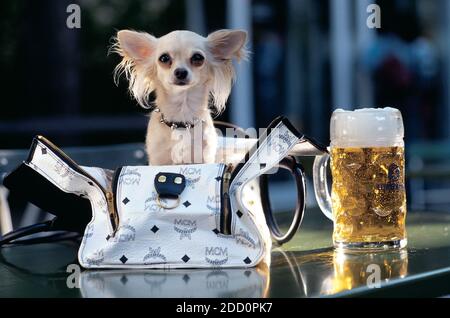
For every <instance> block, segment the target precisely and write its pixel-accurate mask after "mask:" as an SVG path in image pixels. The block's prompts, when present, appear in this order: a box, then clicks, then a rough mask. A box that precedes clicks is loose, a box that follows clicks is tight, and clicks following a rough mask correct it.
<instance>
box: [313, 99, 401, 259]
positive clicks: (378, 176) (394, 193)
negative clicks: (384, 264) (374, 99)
mask: <svg viewBox="0 0 450 318" xmlns="http://www.w3.org/2000/svg"><path fill="white" fill-rule="evenodd" d="M403 136H404V128H403V119H402V115H401V113H400V111H399V110H398V109H395V108H389V107H387V108H366V109H357V110H354V111H347V110H342V109H338V110H336V111H334V112H333V116H332V117H331V122H330V140H331V145H330V148H329V149H330V151H329V152H330V153H329V154H324V155H322V156H319V157H316V159H315V161H314V167H313V172H314V192H315V194H316V199H317V203H318V205H319V207H320V209H321V210H322V212H323V213H324V214H325V215H326V216H327V217H328V218H329V219H331V220H333V222H334V231H333V243H334V246H335V247H337V248H342V249H356V250H361V249H366V250H371V249H383V250H384V249H396V248H402V247H405V246H406V244H407V239H406V230H405V218H406V194H405V143H404V141H403ZM329 159H330V165H331V175H332V179H333V184H332V187H331V195H330V193H329V190H328V182H327V176H326V169H325V168H326V166H327V164H328V160H329Z"/></svg>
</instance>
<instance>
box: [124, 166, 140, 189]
mask: <svg viewBox="0 0 450 318" xmlns="http://www.w3.org/2000/svg"><path fill="white" fill-rule="evenodd" d="M119 182H120V183H121V184H124V185H133V186H134V185H135V186H138V185H139V183H140V182H141V174H140V173H139V172H138V168H135V169H131V168H127V169H126V170H125V171H124V172H122V174H121V176H120V180H119Z"/></svg>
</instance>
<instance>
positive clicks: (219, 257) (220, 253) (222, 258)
mask: <svg viewBox="0 0 450 318" xmlns="http://www.w3.org/2000/svg"><path fill="white" fill-rule="evenodd" d="M205 261H206V262H208V263H209V264H211V265H213V266H222V265H224V264H226V263H227V262H228V248H227V247H219V246H210V247H206V248H205Z"/></svg>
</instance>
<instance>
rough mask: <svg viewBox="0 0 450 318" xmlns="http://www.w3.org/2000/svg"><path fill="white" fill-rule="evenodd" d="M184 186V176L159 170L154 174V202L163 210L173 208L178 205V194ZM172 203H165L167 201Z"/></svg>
mask: <svg viewBox="0 0 450 318" xmlns="http://www.w3.org/2000/svg"><path fill="white" fill-rule="evenodd" d="M185 187H186V178H185V177H184V176H183V175H182V174H179V173H170V172H160V173H158V174H157V175H156V176H155V189H156V192H157V193H158V194H157V197H156V203H157V204H158V205H159V206H160V207H161V208H163V209H165V210H173V209H175V208H177V207H178V206H179V205H180V202H181V200H180V195H181V193H182V192H183V190H184V189H185ZM169 200H170V201H175V203H174V204H172V205H169V204H167V202H168V201H169Z"/></svg>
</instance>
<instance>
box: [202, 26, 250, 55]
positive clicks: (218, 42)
mask: <svg viewBox="0 0 450 318" xmlns="http://www.w3.org/2000/svg"><path fill="white" fill-rule="evenodd" d="M207 41H208V47H209V50H210V52H211V53H212V55H213V56H214V57H215V58H216V59H217V60H231V59H232V58H237V59H238V60H240V59H242V58H246V56H247V51H246V49H245V43H246V41H247V32H245V31H243V30H219V31H216V32H213V33H211V34H210V35H209V36H208V38H207Z"/></svg>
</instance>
